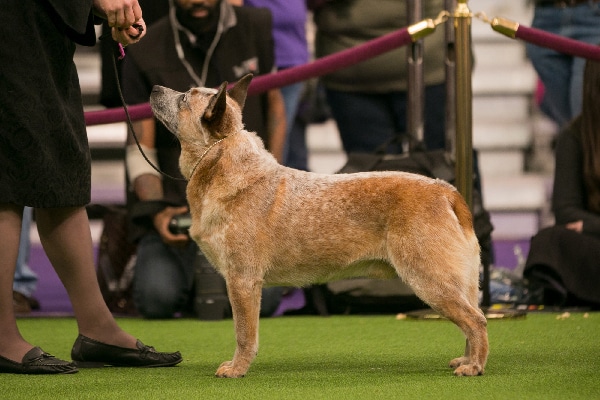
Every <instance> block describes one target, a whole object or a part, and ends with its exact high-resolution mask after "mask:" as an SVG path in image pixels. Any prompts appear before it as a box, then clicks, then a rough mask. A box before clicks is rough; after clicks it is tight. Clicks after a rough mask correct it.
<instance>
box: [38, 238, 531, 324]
mask: <svg viewBox="0 0 600 400" xmlns="http://www.w3.org/2000/svg"><path fill="white" fill-rule="evenodd" d="M493 245H494V253H495V254H494V256H495V260H496V261H495V265H497V266H501V267H504V268H509V269H514V268H515V267H516V266H517V265H518V263H519V261H520V257H527V253H528V252H529V240H502V241H494V244H493ZM96 250H97V249H94V254H96ZM29 265H30V267H31V269H32V270H33V271H35V272H36V273H37V274H38V278H39V280H38V287H37V290H36V291H35V293H34V294H33V295H34V297H36V298H37V299H38V300H39V302H40V305H41V309H40V310H39V311H35V312H33V313H32V314H31V315H32V316H54V315H56V316H61V315H72V314H73V307H72V306H71V302H70V301H69V297H68V296H67V292H66V290H65V288H64V286H63V285H62V283H61V282H60V279H59V278H58V276H57V275H56V272H55V271H54V269H53V268H52V266H51V265H50V261H49V260H48V257H46V253H45V252H44V249H43V248H42V247H41V245H39V244H32V246H31V253H30V256H29ZM304 301H305V300H304V296H303V293H302V291H301V290H297V291H291V292H290V293H288V295H287V296H286V297H285V298H284V301H283V302H282V304H281V305H280V307H279V309H278V310H277V312H276V313H275V315H281V314H283V312H285V311H287V310H294V309H298V308H301V307H302V306H303V305H304Z"/></svg>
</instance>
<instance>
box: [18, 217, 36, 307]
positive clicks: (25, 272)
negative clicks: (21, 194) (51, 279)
mask: <svg viewBox="0 0 600 400" xmlns="http://www.w3.org/2000/svg"><path fill="white" fill-rule="evenodd" d="M32 211H33V210H32V208H31V207H25V209H24V210H23V222H22V225H21V237H20V239H19V255H18V257H17V265H16V269H15V276H14V281H13V290H14V291H15V292H19V293H21V294H22V295H25V296H27V297H31V295H32V294H33V292H35V289H36V288H37V282H38V276H37V274H36V273H35V272H33V271H32V270H31V268H29V265H28V263H29V248H30V244H31V239H30V238H29V231H30V230H31V219H32Z"/></svg>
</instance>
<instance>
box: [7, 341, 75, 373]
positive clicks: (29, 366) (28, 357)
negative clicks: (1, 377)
mask: <svg viewBox="0 0 600 400" xmlns="http://www.w3.org/2000/svg"><path fill="white" fill-rule="evenodd" d="M77 371H78V370H77V367H76V366H75V365H73V363H70V362H68V361H63V360H59V359H58V358H56V357H54V356H52V355H50V354H48V353H46V352H45V351H43V350H42V349H40V348H39V347H34V348H33V349H31V350H29V351H28V352H27V353H26V354H25V355H24V356H23V361H22V362H21V363H18V362H15V361H12V360H9V359H8V358H4V357H2V356H0V373H4V374H32V375H33V374H72V373H75V372H77Z"/></svg>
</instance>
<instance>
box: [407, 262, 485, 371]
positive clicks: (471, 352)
mask: <svg viewBox="0 0 600 400" xmlns="http://www.w3.org/2000/svg"><path fill="white" fill-rule="evenodd" d="M418 258H419V260H415V259H412V260H410V261H409V260H407V259H406V258H404V260H403V261H404V262H407V261H409V262H410V264H411V265H414V267H406V270H410V273H404V274H401V275H403V276H402V277H403V279H404V280H405V281H406V282H407V283H408V284H409V285H410V286H411V287H412V288H413V290H414V292H415V294H416V295H417V296H419V297H420V298H421V300H423V301H424V302H426V303H427V304H429V305H430V306H431V307H432V308H433V309H434V310H436V311H437V312H439V313H440V314H441V315H442V316H444V317H446V318H448V319H449V320H450V321H452V322H454V324H456V325H457V326H458V327H459V328H460V330H461V331H462V332H463V334H464V335H465V337H466V339H467V344H466V349H465V355H464V356H463V357H459V358H456V359H453V360H452V361H451V362H450V366H451V367H452V368H454V374H455V375H461V376H472V375H481V374H483V372H484V368H485V363H486V361H487V355H488V338H487V321H486V319H485V316H484V314H483V312H482V311H481V310H480V309H479V306H478V291H479V288H478V282H479V281H478V262H477V260H476V259H475V258H473V260H471V262H467V263H465V260H464V259H462V260H461V259H460V257H457V256H454V257H453V255H452V254H450V253H447V254H445V255H443V257H439V256H438V257H435V258H429V259H428V261H429V262H426V261H425V259H423V258H420V257H418ZM432 259H435V260H443V263H442V262H436V263H433V262H431V260H432ZM476 263H477V265H475V264H476ZM444 264H445V265H446V266H447V267H444ZM396 265H398V264H396ZM404 265H407V264H404ZM424 265H427V267H424ZM460 265H471V267H469V268H471V269H473V270H472V271H471V270H469V271H468V272H467V271H466V270H465V269H463V268H460V267H457V266H460ZM406 270H405V272H406Z"/></svg>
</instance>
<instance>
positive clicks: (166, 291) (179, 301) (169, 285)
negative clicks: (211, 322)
mask: <svg viewBox="0 0 600 400" xmlns="http://www.w3.org/2000/svg"><path fill="white" fill-rule="evenodd" d="M197 252H198V247H197V245H196V243H194V242H193V241H190V242H189V243H188V244H187V246H185V247H183V248H175V247H172V246H168V245H166V244H165V243H164V242H163V241H162V240H161V238H160V236H159V235H158V233H156V232H152V233H149V234H147V235H145V236H144V237H142V239H141V240H140V242H139V243H138V246H137V259H136V264H135V275H134V278H133V279H134V281H133V299H134V301H135V305H136V307H137V309H138V311H139V312H140V314H142V316H143V317H145V318H173V316H174V314H175V313H177V312H182V311H191V308H190V305H191V304H192V303H191V297H193V293H192V288H193V285H194V264H195V259H196V255H197Z"/></svg>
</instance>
